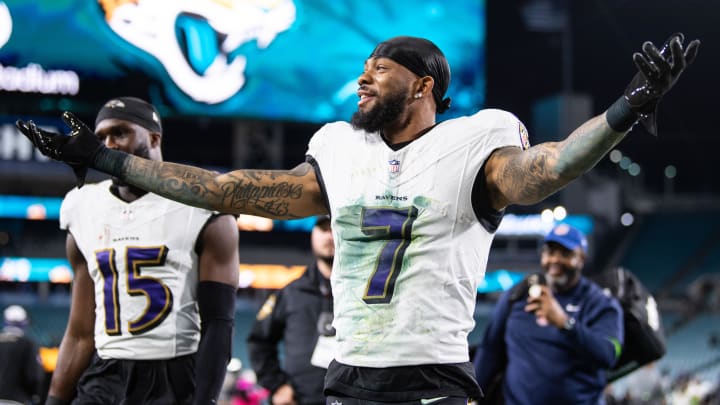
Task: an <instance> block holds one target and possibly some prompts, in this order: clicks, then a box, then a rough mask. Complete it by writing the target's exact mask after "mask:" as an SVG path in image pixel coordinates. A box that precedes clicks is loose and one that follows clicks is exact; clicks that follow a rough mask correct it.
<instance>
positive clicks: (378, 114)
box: [350, 89, 407, 132]
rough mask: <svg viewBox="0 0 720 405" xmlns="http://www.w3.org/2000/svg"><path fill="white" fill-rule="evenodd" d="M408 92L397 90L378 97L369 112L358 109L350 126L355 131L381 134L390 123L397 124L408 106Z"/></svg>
mask: <svg viewBox="0 0 720 405" xmlns="http://www.w3.org/2000/svg"><path fill="white" fill-rule="evenodd" d="M406 100H407V91H404V90H401V89H397V90H395V91H393V92H391V93H388V94H387V95H385V96H383V97H378V98H377V99H376V100H375V101H374V103H375V105H374V106H372V108H370V109H369V110H368V111H362V110H361V109H358V110H357V111H356V112H355V113H354V114H353V116H352V119H351V120H350V124H351V125H352V126H353V128H355V129H361V130H364V131H367V132H379V131H380V130H381V129H382V128H383V127H385V126H386V125H388V124H389V123H394V122H397V121H398V120H399V119H400V117H401V116H402V115H403V113H404V112H405V110H406V108H407V106H406V105H405V103H406Z"/></svg>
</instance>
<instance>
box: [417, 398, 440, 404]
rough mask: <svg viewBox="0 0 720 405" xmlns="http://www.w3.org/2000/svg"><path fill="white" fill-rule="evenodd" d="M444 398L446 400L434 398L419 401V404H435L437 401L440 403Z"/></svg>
mask: <svg viewBox="0 0 720 405" xmlns="http://www.w3.org/2000/svg"><path fill="white" fill-rule="evenodd" d="M445 398H447V397H436V398H429V399H421V400H420V404H422V405H428V404H432V403H433V402H437V401H440V400H441V399H445Z"/></svg>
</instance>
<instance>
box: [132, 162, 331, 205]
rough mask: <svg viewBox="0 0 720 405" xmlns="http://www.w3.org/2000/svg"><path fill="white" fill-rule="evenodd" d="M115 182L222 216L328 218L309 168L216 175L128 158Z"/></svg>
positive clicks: (198, 169)
mask: <svg viewBox="0 0 720 405" xmlns="http://www.w3.org/2000/svg"><path fill="white" fill-rule="evenodd" d="M119 177H120V178H122V179H124V180H125V181H127V182H128V183H130V184H132V185H134V186H137V187H140V188H142V189H143V190H147V191H150V192H153V193H156V194H159V195H161V196H163V197H166V198H169V199H171V200H175V201H179V202H182V203H185V204H188V205H193V206H196V207H202V208H207V209H211V210H217V211H220V212H225V213H232V214H251V215H258V216H262V217H267V218H275V219H292V218H301V217H306V216H310V215H316V214H326V213H327V212H326V208H325V205H324V203H323V198H322V195H321V192H320V186H319V185H318V182H317V179H316V178H315V171H314V170H313V168H312V166H311V165H310V164H309V163H301V164H300V165H298V166H296V167H295V168H294V169H292V170H251V169H248V170H235V171H232V172H229V173H224V174H218V173H216V172H212V171H209V170H204V169H200V168H198V167H193V166H187V165H181V164H177V163H170V162H159V161H154V160H147V159H142V158H138V157H136V156H129V155H128V158H127V159H126V160H125V161H124V164H123V165H122V169H121V173H120V176H119Z"/></svg>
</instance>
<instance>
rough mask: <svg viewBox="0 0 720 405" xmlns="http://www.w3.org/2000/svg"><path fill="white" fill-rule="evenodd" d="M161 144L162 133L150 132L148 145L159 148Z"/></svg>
mask: <svg viewBox="0 0 720 405" xmlns="http://www.w3.org/2000/svg"><path fill="white" fill-rule="evenodd" d="M161 144H162V134H160V133H159V132H150V146H151V147H153V148H159V147H160V145H161Z"/></svg>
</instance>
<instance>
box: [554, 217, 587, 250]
mask: <svg viewBox="0 0 720 405" xmlns="http://www.w3.org/2000/svg"><path fill="white" fill-rule="evenodd" d="M544 242H545V243H548V242H556V243H559V244H560V245H562V246H564V247H565V248H567V249H570V250H575V249H576V248H578V247H579V248H581V249H582V251H583V253H587V248H588V243H587V238H586V237H585V235H584V234H583V233H582V232H580V230H578V229H577V228H574V227H572V226H570V225H568V224H558V225H555V226H554V227H553V229H552V230H550V232H549V233H548V234H547V235H545V241H544Z"/></svg>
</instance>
